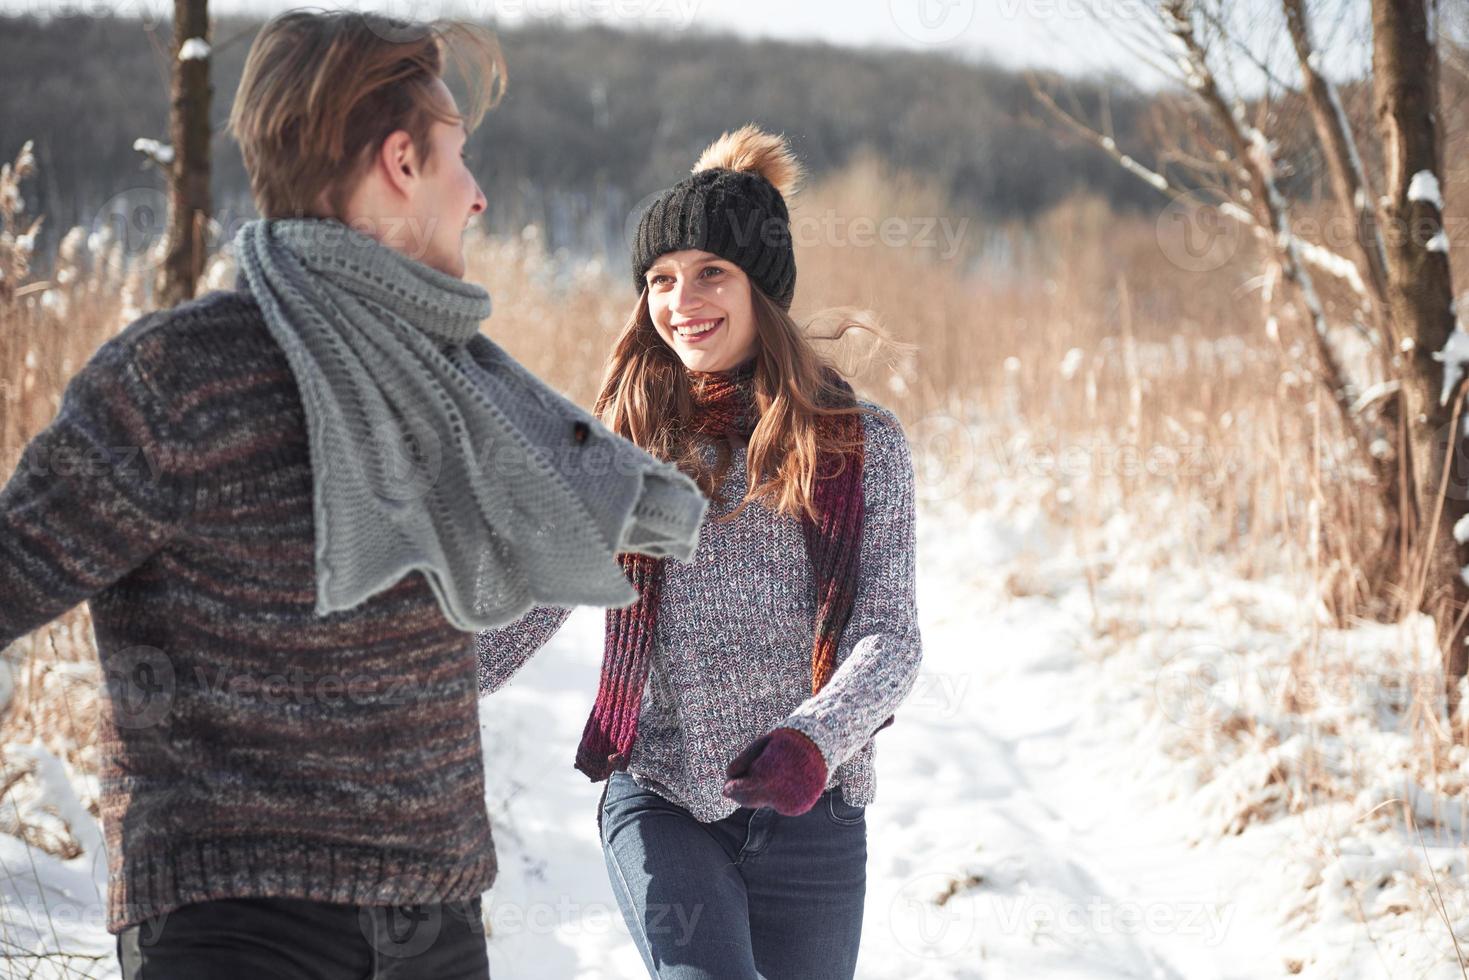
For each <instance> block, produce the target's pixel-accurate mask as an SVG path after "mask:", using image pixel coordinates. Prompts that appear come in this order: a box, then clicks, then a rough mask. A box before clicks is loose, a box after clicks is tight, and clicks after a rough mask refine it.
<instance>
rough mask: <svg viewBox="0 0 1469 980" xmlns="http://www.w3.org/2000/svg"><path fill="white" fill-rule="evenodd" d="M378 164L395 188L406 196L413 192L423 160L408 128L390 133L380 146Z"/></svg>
mask: <svg viewBox="0 0 1469 980" xmlns="http://www.w3.org/2000/svg"><path fill="white" fill-rule="evenodd" d="M377 164H378V167H379V168H381V170H382V172H383V175H384V176H385V177H386V178H387V180H388V183H389V185H390V186H392V187H393V188H394V189H395V190H397V191H398V192H399V193H401V194H403V195H405V196H406V195H408V194H410V193H411V192H412V189H413V182H414V181H416V180H417V179H418V176H419V174H420V172H421V168H422V162H421V161H420V160H419V159H418V151H417V150H416V149H415V148H414V146H413V137H412V136H410V135H409V134H408V131H407V130H403V129H398V130H394V131H393V132H391V133H389V134H388V137H387V139H385V140H383V143H382V146H380V147H379V148H378V159H377Z"/></svg>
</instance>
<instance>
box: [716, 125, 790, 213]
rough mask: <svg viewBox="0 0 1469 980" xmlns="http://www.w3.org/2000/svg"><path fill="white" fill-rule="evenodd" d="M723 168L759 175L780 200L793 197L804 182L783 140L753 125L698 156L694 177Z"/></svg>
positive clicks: (727, 134)
mask: <svg viewBox="0 0 1469 980" xmlns="http://www.w3.org/2000/svg"><path fill="white" fill-rule="evenodd" d="M715 167H722V168H724V169H726V170H740V171H743V172H745V173H752V174H759V175H760V176H761V177H764V178H765V179H766V180H768V181H770V182H771V183H772V184H774V185H775V189H776V190H778V191H780V195H781V197H790V196H791V195H792V194H794V193H795V192H796V185H797V184H799V183H800V182H801V176H802V172H801V163H800V161H799V160H797V159H796V156H795V154H794V153H792V152H791V147H790V144H788V143H787V142H786V139H785V137H784V136H776V135H774V134H772V133H767V132H765V131H764V130H763V129H761V128H760V127H758V126H756V125H754V124H753V123H751V124H748V125H745V126H741V127H740V128H739V129H737V130H735V131H734V132H733V133H725V134H724V135H723V136H721V137H719V139H717V140H715V141H714V142H713V143H710V144H709V147H708V149H706V150H705V151H704V152H703V153H701V154H699V162H698V163H695V164H694V170H693V172H694V173H698V172H699V171H701V170H712V169H714V168H715Z"/></svg>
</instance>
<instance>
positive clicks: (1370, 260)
mask: <svg viewBox="0 0 1469 980" xmlns="http://www.w3.org/2000/svg"><path fill="white" fill-rule="evenodd" d="M1281 7H1282V9H1283V12H1284V13H1285V22H1286V26H1287V28H1288V29H1289V31H1290V38H1291V43H1292V45H1294V47H1295V51H1296V58H1297V60H1298V61H1299V62H1300V66H1301V77H1302V79H1303V81H1304V85H1305V91H1306V100H1307V103H1308V104H1309V105H1310V107H1311V118H1312V121H1313V122H1314V124H1315V127H1316V135H1317V138H1318V139H1319V140H1320V142H1321V150H1322V154H1323V156H1325V158H1326V166H1327V172H1328V173H1329V174H1330V178H1331V189H1332V194H1333V196H1334V197H1335V198H1336V204H1337V209H1338V211H1340V213H1341V215H1342V217H1343V218H1344V219H1345V220H1346V222H1347V224H1348V226H1349V227H1352V228H1354V229H1355V232H1356V233H1355V235H1354V236H1353V244H1354V245H1355V247H1356V252H1357V256H1358V259H1359V262H1360V264H1361V266H1362V268H1363V270H1364V271H1365V273H1366V274H1365V275H1364V276H1363V277H1362V281H1363V286H1364V287H1365V290H1366V295H1365V296H1363V299H1364V300H1366V301H1367V303H1368V304H1369V305H1370V306H1371V310H1372V319H1373V323H1374V325H1375V326H1376V327H1377V332H1378V337H1379V343H1378V345H1377V354H1378V360H1379V366H1380V370H1381V371H1382V377H1383V380H1384V381H1391V380H1393V379H1398V378H1399V375H1400V374H1401V369H1400V367H1399V365H1400V364H1401V357H1400V355H1399V354H1398V350H1399V340H1400V336H1399V333H1398V331H1397V327H1396V323H1395V322H1394V320H1393V316H1392V308H1391V304H1390V302H1389V300H1388V295H1387V257H1386V255H1385V248H1384V245H1383V242H1382V233H1381V230H1380V226H1381V220H1380V218H1381V216H1380V215H1379V213H1378V206H1377V199H1376V195H1375V194H1374V193H1373V190H1372V185H1371V182H1370V181H1369V179H1368V176H1367V171H1366V168H1364V167H1363V166H1362V158H1361V155H1360V154H1359V153H1358V152H1357V143H1356V139H1355V137H1353V135H1352V130H1351V124H1350V123H1348V121H1347V116H1346V113H1345V112H1344V111H1343V109H1342V104H1341V100H1340V98H1339V97H1338V96H1337V92H1336V89H1335V87H1334V86H1333V85H1332V84H1331V82H1330V81H1329V80H1327V79H1326V77H1325V76H1323V75H1322V74H1321V72H1320V70H1319V60H1320V54H1319V51H1318V49H1317V47H1316V42H1315V38H1314V36H1313V33H1312V30H1311V20H1310V15H1309V13H1308V12H1307V10H1306V0H1281ZM1400 405H1401V403H1400V401H1399V400H1398V399H1396V398H1390V399H1388V400H1387V401H1386V402H1384V403H1383V406H1382V413H1381V420H1382V424H1383V425H1384V426H1385V427H1386V428H1387V430H1388V432H1389V433H1390V440H1391V442H1392V444H1393V446H1394V448H1395V449H1396V451H1397V453H1398V454H1400V455H1401V454H1405V453H1407V452H1408V451H1409V449H1408V444H1407V439H1406V438H1404V435H1405V429H1404V427H1403V425H1402V418H1401V415H1402V413H1401V411H1400ZM1404 462H1405V461H1404V460H1403V459H1399V460H1398V461H1397V465H1393V466H1391V467H1383V468H1382V470H1380V471H1379V475H1380V476H1381V477H1382V478H1384V479H1385V480H1386V481H1387V485H1386V486H1385V487H1384V488H1383V489H1384V494H1383V498H1384V499H1383V506H1384V512H1385V513H1386V514H1387V515H1388V520H1389V521H1390V522H1391V523H1390V526H1389V527H1388V528H1387V533H1386V534H1385V535H1384V539H1383V542H1382V545H1381V547H1380V549H1379V550H1378V552H1377V554H1375V555H1374V556H1372V557H1371V558H1369V560H1368V572H1367V580H1368V582H1369V583H1370V584H1371V586H1372V587H1373V589H1374V591H1376V592H1377V593H1378V596H1379V598H1386V597H1387V596H1388V595H1389V593H1390V592H1391V591H1393V590H1396V589H1400V588H1401V586H1402V584H1403V583H1402V581H1401V580H1402V577H1403V576H1404V575H1405V574H1406V570H1407V568H1408V565H1409V561H1408V543H1409V541H1410V539H1411V537H1412V533H1413V528H1414V526H1415V525H1416V524H1417V521H1418V518H1417V515H1416V513H1415V512H1414V511H1413V510H1412V509H1411V508H1413V506H1414V500H1415V496H1416V495H1415V492H1414V490H1413V487H1412V470H1411V469H1410V468H1408V467H1407V466H1405V465H1403V463H1404ZM1405 484H1406V485H1405ZM1394 605H1396V603H1394Z"/></svg>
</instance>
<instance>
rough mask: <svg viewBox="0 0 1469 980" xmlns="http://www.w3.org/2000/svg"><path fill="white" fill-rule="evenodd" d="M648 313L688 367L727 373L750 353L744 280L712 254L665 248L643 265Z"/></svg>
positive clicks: (751, 319) (750, 311) (752, 342)
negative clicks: (654, 258) (645, 271)
mask: <svg viewBox="0 0 1469 980" xmlns="http://www.w3.org/2000/svg"><path fill="white" fill-rule="evenodd" d="M643 281H644V282H645V283H646V285H647V287H648V315H649V316H650V317H651V318H652V320H653V327H654V329H656V330H657V331H658V335H659V336H660V337H662V338H663V342H664V343H665V344H667V345H668V346H669V347H672V348H673V350H674V352H675V353H676V354H678V357H679V360H681V361H683V364H684V367H686V368H688V369H689V370H690V371H727V370H729V369H730V368H733V367H738V366H739V365H741V364H743V363H744V362H745V361H747V360H749V359H750V358H751V357H753V356H754V354H755V349H756V344H757V342H758V338H757V336H756V333H755V310H754V305H753V304H752V303H751V300H750V289H751V286H750V278H749V277H748V276H747V275H745V272H744V270H743V269H741V268H740V267H739V266H737V265H735V264H734V263H733V262H730V261H729V260H727V259H722V258H720V257H719V256H717V255H715V254H714V253H712V252H705V251H702V250H701V249H694V248H690V249H684V250H682V251H678V252H667V253H665V254H663V255H660V256H659V257H658V261H656V262H654V263H653V265H652V266H651V267H650V268H649V269H648V271H647V274H646V275H645V276H644V277H643Z"/></svg>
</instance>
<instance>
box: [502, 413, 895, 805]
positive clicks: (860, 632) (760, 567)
mask: <svg viewBox="0 0 1469 980" xmlns="http://www.w3.org/2000/svg"><path fill="white" fill-rule="evenodd" d="M862 404H864V405H867V406H869V407H872V408H877V409H878V412H879V414H877V415H866V416H864V417H863V425H864V429H865V432H866V436H867V448H866V458H865V464H864V472H863V483H862V488H863V493H864V495H865V513H866V523H865V524H864V526H863V530H862V553H861V561H862V567H861V572H860V574H859V579H858V588H857V598H856V604H855V605H854V607H853V609H852V618H851V620H850V622H849V623H848V625H847V629H846V632H845V633H844V634H843V636H842V642H841V645H840V646H839V647H838V650H837V669H836V672H835V673H834V674H833V675H832V678H831V680H830V681H829V682H828V683H827V685H826V686H825V687H823V688H822V689H821V691H820V692H818V693H817V694H815V695H813V694H811V642H812V633H813V630H814V629H815V618H816V590H815V585H814V584H813V581H812V575H811V564H810V562H809V560H808V559H807V557H806V545H805V539H804V536H803V534H802V530H801V524H800V521H798V520H797V519H795V518H793V517H786V516H782V515H777V514H775V513H774V512H772V511H771V510H770V509H768V508H767V507H764V506H761V505H751V506H750V507H747V508H746V509H745V512H744V513H743V514H741V515H740V517H739V518H738V519H736V520H735V521H733V522H731V523H724V524H719V523H715V520H716V518H718V517H721V516H723V515H725V514H727V513H729V512H731V511H732V510H733V509H734V507H733V505H732V504H733V502H735V501H738V500H739V499H740V498H741V496H742V495H743V490H744V487H745V485H746V480H747V475H746V470H745V454H744V451H743V449H741V450H738V451H736V452H735V453H734V459H733V465H732V466H731V468H730V472H729V474H728V476H727V478H726V482H725V484H724V487H723V491H724V496H725V498H726V500H725V501H724V502H720V501H715V502H714V503H712V504H711V505H710V507H709V511H708V513H707V515H706V517H705V522H704V527H703V529H702V530H701V531H700V534H699V544H698V548H697V550H696V551H695V553H694V556H693V558H692V560H690V561H688V562H680V561H676V560H672V559H670V560H669V561H668V566H667V571H666V573H665V578H664V584H663V595H662V599H661V602H660V604H659V607H658V627H657V636H656V637H655V640H654V657H653V667H652V670H651V672H650V674H649V677H648V685H647V688H646V689H645V690H644V693H643V699H642V708H641V712H640V714H639V716H638V737H637V741H636V742H635V743H634V744H633V751H632V757H631V759H630V760H629V763H628V770H629V772H630V773H631V774H632V775H633V777H634V778H635V779H636V780H637V782H639V783H640V784H642V785H644V786H647V787H648V788H650V789H653V790H654V791H656V792H658V793H660V794H661V795H663V796H664V797H665V798H667V799H669V800H671V801H673V802H675V803H677V804H679V805H680V806H682V807H684V808H685V809H687V810H688V811H689V812H690V813H692V814H693V815H694V816H695V817H696V818H697V819H699V820H701V821H703V822H705V823H709V822H712V821H715V820H718V819H720V818H722V817H725V816H728V815H729V814H731V813H733V812H734V811H735V810H736V809H737V804H736V803H735V802H734V801H732V800H729V799H727V798H725V797H724V796H723V795H722V794H721V792H720V791H721V789H722V788H723V786H724V782H725V775H724V769H725V766H726V765H727V764H728V763H729V761H730V760H731V759H733V758H734V757H735V755H737V754H738V753H739V751H740V750H741V749H743V748H744V747H745V746H746V745H747V744H748V743H749V742H750V741H751V740H752V739H754V738H757V737H759V736H760V735H763V734H765V733H766V732H768V731H770V730H771V729H772V728H777V727H780V726H787V727H790V728H795V729H797V730H799V731H801V732H804V733H805V734H806V735H808V736H810V738H811V740H812V741H813V742H815V743H816V745H817V747H818V748H820V750H821V753H822V755H823V756H824V757H825V759H826V762H827V769H828V772H829V773H830V777H829V780H828V787H830V786H834V785H837V784H840V785H841V787H842V797H843V798H844V799H845V800H846V801H847V802H848V803H850V804H853V805H860V804H865V803H869V802H871V801H872V800H873V799H874V798H875V796H876V785H875V779H874V774H873V753H874V744H873V741H874V740H873V739H872V734H873V732H874V730H875V729H876V728H877V726H878V725H880V724H882V722H883V720H884V719H886V718H887V717H888V716H889V715H890V714H892V713H893V711H894V709H896V708H897V707H898V705H899V704H901V703H902V701H903V699H904V698H905V697H907V695H908V692H909V691H910V690H911V689H912V687H913V684H914V681H915V680H916V678H917V675H918V665H919V660H920V658H921V656H922V645H921V641H920V637H919V632H918V609H917V604H916V601H915V597H914V571H915V560H914V493H913V483H914V479H913V463H912V459H911V456H910V453H909V449H908V443H907V440H906V438H905V437H904V435H903V429H902V426H901V425H900V424H899V422H898V420H897V418H896V416H894V415H893V414H892V413H891V412H890V411H888V410H887V409H884V408H880V407H879V406H876V405H874V404H873V403H871V402H866V401H864V402H862ZM709 452H710V453H711V454H712V450H709ZM710 458H712V455H711V457H710ZM570 612H571V611H570V610H569V609H563V608H559V607H555V606H537V607H536V608H534V609H532V610H530V611H529V612H528V613H526V614H525V615H524V616H522V617H521V618H520V619H519V620H517V621H516V622H514V623H510V624H508V625H506V626H502V627H499V628H498V629H492V630H484V631H481V632H480V633H478V634H476V635H477V647H478V651H479V688H480V693H481V694H482V695H483V694H488V693H490V692H493V691H495V690H497V689H498V688H500V687H501V686H503V685H504V684H505V683H506V682H507V681H508V680H509V679H510V677H511V676H512V675H513V674H514V673H515V672H516V671H517V670H519V669H520V667H521V666H522V665H524V664H525V663H526V661H528V660H529V659H530V657H531V656H532V655H533V654H534V653H535V652H536V651H537V650H539V649H540V648H541V647H542V646H543V645H544V644H545V643H546V642H547V641H548V640H549V639H550V638H551V636H552V635H553V634H554V633H555V632H556V630H558V629H559V628H560V627H561V625H562V624H563V623H564V622H565V621H566V618H567V616H568V615H570ZM595 693H596V692H595V691H593V690H588V691H587V706H588V709H589V710H590V707H591V703H592V696H593V695H594V694H595ZM897 723H898V724H901V719H899V721H898V722H897ZM567 764H568V765H570V764H571V762H570V759H568V761H567Z"/></svg>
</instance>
